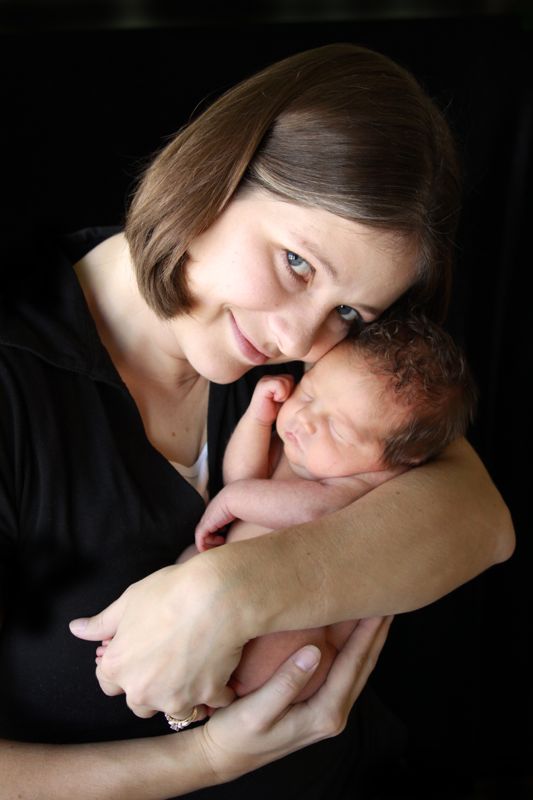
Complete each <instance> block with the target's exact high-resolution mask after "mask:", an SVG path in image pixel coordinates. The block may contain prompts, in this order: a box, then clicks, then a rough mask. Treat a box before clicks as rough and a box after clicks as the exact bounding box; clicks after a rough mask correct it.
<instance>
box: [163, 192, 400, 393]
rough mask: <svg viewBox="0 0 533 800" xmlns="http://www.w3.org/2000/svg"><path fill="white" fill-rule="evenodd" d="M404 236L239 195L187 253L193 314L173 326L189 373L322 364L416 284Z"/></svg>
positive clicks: (233, 375) (258, 195)
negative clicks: (356, 325) (351, 332)
mask: <svg viewBox="0 0 533 800" xmlns="http://www.w3.org/2000/svg"><path fill="white" fill-rule="evenodd" d="M399 242H400V240H399V237H395V236H394V235H393V234H390V233H384V232H380V231H376V230H375V229H371V228H368V227H366V226H364V225H362V224H360V223H357V222H351V221H348V220H345V219H343V218H341V217H337V216H335V215H334V214H331V213H330V212H328V211H323V210H322V209H317V208H309V207H306V206H301V205H297V204H294V203H288V202H284V201H282V200H279V199H278V198H276V197H274V196H273V195H270V194H267V193H263V192H258V191H254V192H247V193H244V194H243V195H242V196H238V197H236V198H235V199H234V200H233V201H232V202H231V203H230V204H229V205H228V206H227V208H226V209H225V210H224V212H223V213H222V214H221V215H220V217H218V219H217V220H216V221H215V222H214V223H213V225H211V227H210V228H209V229H208V230H207V231H205V233H203V234H201V235H200V236H198V237H197V239H195V240H194V241H193V243H192V245H191V246H190V248H189V251H188V254H189V259H188V261H187V265H186V270H187V280H188V285H189V288H190V291H191V295H192V297H193V299H194V305H193V309H192V311H191V312H190V313H188V314H186V315H180V316H178V317H176V318H175V319H174V320H173V321H172V326H173V329H174V332H175V336H176V339H177V343H178V344H179V347H180V350H181V351H182V352H183V354H184V355H185V357H186V358H187V360H188V361H189V363H190V364H191V366H192V367H193V368H194V369H195V370H196V371H197V372H198V373H199V374H201V375H203V376H204V377H206V378H208V379H209V380H211V381H214V382H216V383H228V382H230V381H233V380H236V379H237V378H239V377H241V376H242V375H243V374H244V373H245V372H246V371H247V370H249V369H251V368H252V367H254V366H256V365H259V364H265V363H270V364H282V363H284V362H287V361H293V360H304V361H310V362H315V361H317V360H318V359H319V358H320V357H321V356H322V355H324V353H326V352H327V351H328V350H330V349H331V348H332V347H333V346H334V345H335V344H337V343H338V342H339V341H340V340H341V339H343V338H344V337H345V336H346V334H347V332H348V329H349V328H350V326H351V325H353V322H354V320H356V319H357V318H360V319H361V320H362V321H363V322H371V321H372V320H374V319H376V318H377V317H378V316H379V315H380V314H381V313H382V312H383V311H384V310H385V309H386V308H387V307H388V306H390V305H391V303H393V302H394V301H395V300H396V299H397V298H398V297H400V295H401V294H403V292H404V291H405V290H406V289H407V288H408V287H409V286H410V285H411V284H412V282H413V280H414V276H415V266H414V261H415V259H414V255H413V253H412V252H408V250H407V248H406V247H405V245H404V244H403V245H401V244H400V243H399Z"/></svg>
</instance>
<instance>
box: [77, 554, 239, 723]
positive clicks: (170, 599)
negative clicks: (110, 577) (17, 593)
mask: <svg viewBox="0 0 533 800" xmlns="http://www.w3.org/2000/svg"><path fill="white" fill-rule="evenodd" d="M208 555H209V554H205V556H204V555H202V556H198V557H197V558H193V559H191V560H190V561H188V562H186V563H185V564H180V565H177V566H171V567H165V568H164V569H161V570H159V571H158V572H155V573H153V574H152V575H149V576H148V577H147V578H144V579H143V580H141V581H139V582H138V583H135V584H133V585H132V586H130V587H129V588H128V589H127V590H126V591H125V592H124V593H123V594H122V595H121V596H120V597H119V598H118V600H116V601H115V602H114V603H112V604H111V605H110V606H108V607H107V608H106V609H104V611H102V612H101V613H100V614H98V615H96V616H95V617H91V618H89V619H82V620H74V621H73V622H72V623H71V631H72V633H74V635H76V636H78V637H79V638H81V639H86V640H89V641H99V640H110V641H109V642H108V643H107V646H106V647H105V649H104V650H102V651H101V658H99V663H98V666H97V669H96V676H97V678H98V681H99V682H100V686H101V688H102V690H103V691H104V692H105V693H106V694H107V695H116V694H120V693H122V692H124V693H125V694H126V701H127V703H128V706H129V707H130V708H131V710H132V711H133V712H134V714H136V715H137V716H139V717H150V716H152V715H153V714H155V713H156V711H166V712H168V713H169V714H172V715H173V716H175V717H178V718H180V719H181V718H183V717H186V716H188V714H189V713H190V711H191V708H192V707H193V706H195V705H199V704H202V703H203V704H206V705H209V706H211V707H213V708H219V707H222V706H226V705H228V704H229V703H231V701H232V700H233V698H234V692H233V691H232V690H231V689H230V688H229V687H228V686H227V685H226V684H227V682H228V680H229V678H230V675H231V673H232V672H233V670H234V669H235V667H236V666H237V664H238V662H239V660H240V656H241V650H242V647H243V645H244V644H245V643H246V641H247V639H249V638H252V637H251V635H249V634H248V632H247V631H245V630H244V625H243V620H244V615H245V614H246V609H245V604H244V603H240V602H237V603H236V602H235V600H234V599H232V600H231V601H230V600H229V596H230V595H231V594H232V593H231V591H230V587H229V581H228V579H227V576H225V575H224V574H219V572H218V571H217V570H216V569H214V568H213V565H212V561H210V560H209V559H206V556H208ZM233 588H235V587H233ZM234 594H235V592H234V593H233V595H234Z"/></svg>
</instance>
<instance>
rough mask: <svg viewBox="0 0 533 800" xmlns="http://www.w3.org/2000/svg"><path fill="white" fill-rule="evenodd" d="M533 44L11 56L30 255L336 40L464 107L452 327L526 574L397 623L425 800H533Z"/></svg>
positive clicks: (423, 38)
mask: <svg viewBox="0 0 533 800" xmlns="http://www.w3.org/2000/svg"><path fill="white" fill-rule="evenodd" d="M531 38H532V37H531V33H530V32H528V31H527V30H525V29H524V28H523V27H521V26H520V24H519V22H518V21H517V20H516V19H513V18H510V17H505V16H500V17H484V18H475V17H474V18H466V19H453V18H452V19H450V18H448V19H441V20H435V19H433V20H394V21H384V20H381V21H375V22H372V21H363V22H354V21H346V22H344V21H338V22H324V21H321V22H316V23H304V22H301V23H297V24H296V23H293V24H273V23H263V24H257V23H256V24H252V23H250V24H240V25H239V24H237V23H231V24H230V23H229V22H228V23H227V24H217V25H213V26H209V25H201V24H198V23H196V24H189V25H181V26H176V27H167V28H165V29H145V30H139V29H136V30H107V31H105V30H99V31H97V30H93V31H81V30H78V31H75V30H74V31H72V30H71V31H68V32H67V31H65V32H55V33H54V32H51V31H47V32H46V31H41V32H34V33H32V34H21V33H14V34H11V35H5V36H3V37H2V38H1V39H0V48H1V50H0V74H1V76H2V77H1V79H0V84H1V96H0V100H1V112H0V113H1V116H2V123H1V128H0V129H1V132H2V148H1V150H0V158H1V164H2V167H1V169H2V190H1V195H2V215H1V220H0V225H1V230H2V236H3V239H4V240H5V239H10V240H11V241H13V240H14V241H15V242H16V243H17V246H19V247H24V244H25V241H26V239H27V237H28V235H29V234H28V232H29V231H40V230H45V231H47V232H48V233H49V232H62V231H69V230H74V229H77V228H80V227H84V226H87V225H93V224H115V223H117V222H120V221H121V219H122V217H123V211H124V207H125V204H126V202H127V196H128V192H129V191H130V189H131V186H132V184H133V180H134V178H135V175H136V174H137V173H138V171H139V169H140V168H141V167H142V165H143V163H145V160H146V158H147V156H148V155H149V154H150V153H151V152H152V151H154V150H155V149H157V148H158V147H160V146H161V144H162V143H163V142H164V141H165V139H166V137H169V136H170V135H171V134H172V133H173V132H174V131H175V130H176V129H177V128H179V127H180V126H181V125H182V124H183V123H184V122H185V121H186V120H187V119H188V117H189V115H190V114H191V112H192V111H193V109H195V108H196V107H197V106H198V105H200V106H201V105H202V104H204V103H205V102H207V101H209V100H210V99H212V98H214V97H216V96H217V95H218V94H219V93H220V92H221V91H222V90H224V89H225V88H227V87H228V86H230V85H232V84H233V83H234V82H236V81H237V80H239V79H241V78H243V77H245V76H246V75H248V74H250V73H252V72H254V71H255V70H256V69H258V68H260V67H262V66H264V65H265V64H267V63H269V62H271V61H273V60H276V59H277V58H281V57H283V56H285V55H288V54H290V53H293V52H296V51H298V50H302V49H305V48H308V47H313V46H318V45H320V44H325V43H327V42H332V41H353V42H357V43H359V44H363V45H366V46H369V47H373V48H375V49H378V50H382V51H383V52H385V53H387V54H388V55H390V56H392V57H393V58H395V59H397V60H398V61H400V62H401V63H402V64H404V65H405V66H407V67H408V68H410V69H412V70H413V71H414V73H415V74H416V75H417V76H418V78H419V79H420V80H421V81H422V82H423V84H424V85H425V86H426V88H427V89H428V91H429V92H430V93H431V94H432V96H434V97H435V98H436V99H437V100H438V101H439V102H440V103H441V104H442V105H444V106H445V107H446V108H447V112H448V116H449V119H450V121H451V123H452V126H453V128H454V130H455V133H456V136H457V139H458V142H459V147H460V151H461V154H462V158H463V165H464V171H465V196H464V214H463V222H462V227H461V231H460V236H459V242H458V249H457V277H456V291H455V296H454V303H453V308H452V311H451V315H450V327H451V328H452V330H453V331H454V332H455V333H456V334H457V335H458V336H459V337H460V338H462V339H463V342H464V344H465V346H466V349H467V352H468V355H469V357H470V360H471V363H472V365H473V367H474V371H475V373H476V376H477V379H478V382H479V385H480V389H481V404H480V410H479V415H478V419H477V422H476V425H475V427H474V430H473V431H472V436H471V438H472V441H473V442H474V444H475V446H476V448H477V449H478V451H479V452H480V454H481V456H482V458H483V459H484V461H485V463H486V464H487V465H488V467H489V469H490V471H491V473H492V475H493V476H494V479H495V481H496V483H497V485H498V486H499V488H500V490H501V492H502V493H503V495H504V497H505V499H506V501H507V503H508V504H509V506H510V508H511V511H512V514H513V517H514V520H515V524H516V528H517V534H518V547H517V551H516V554H515V555H514V557H513V559H512V560H511V561H510V562H508V563H507V564H505V565H502V566H499V567H496V568H494V569H492V570H490V571H489V572H488V573H486V574H485V575H483V576H482V577H481V578H479V579H477V580H476V581H474V582H472V583H471V584H469V585H468V586H466V587H463V588H462V589H460V590H459V591H457V592H455V593H454V594H452V595H450V596H449V597H447V598H445V599H443V600H442V601H440V602H438V603H436V604H434V605H433V606H431V607H430V608H428V609H423V610H421V611H418V612H415V613H413V614H410V615H406V616H403V617H401V618H398V619H397V620H396V622H395V624H394V626H393V629H392V632H391V635H390V638H389V643H388V646H387V650H386V652H385V653H384V655H383V657H382V659H381V661H380V664H379V666H378V669H377V671H376V676H375V683H376V685H377V687H378V688H379V691H380V692H381V694H382V696H383V697H384V698H385V699H386V700H387V702H388V703H389V704H390V706H391V707H393V708H394V709H395V710H396V712H397V713H398V714H399V716H400V717H401V718H402V719H403V720H404V721H405V722H406V724H407V726H408V729H409V735H410V751H409V767H408V771H409V773H410V775H411V777H410V778H409V779H407V778H405V776H404V777H402V776H398V781H401V782H402V785H404V786H407V784H408V788H404V790H403V791H404V792H405V795H402V796H407V797H415V796H420V797H428V798H432V797H469V798H470V797H472V798H473V797H489V796H490V797H502V798H503V797H505V798H515V797H516V798H518V797H533V778H532V777H531V776H532V775H533V767H531V764H532V763H533V753H532V749H533V741H532V738H533V737H532V732H531V728H530V720H531V718H532V715H531V706H530V702H531V690H530V687H529V681H530V675H531V662H530V661H528V648H527V645H528V642H531V614H530V610H531V592H530V590H529V583H528V570H529V569H530V568H531V542H530V537H529V529H528V524H527V518H528V517H527V506H526V503H527V494H526V481H528V478H529V476H530V470H529V459H528V456H529V452H530V446H531V444H530V438H529V435H528V434H529V431H530V429H531V422H530V418H531V412H532V410H533V409H532V404H531V402H530V399H529V395H528V392H529V391H530V390H527V386H528V385H530V381H529V382H528V381H527V375H528V374H529V375H530V377H531V372H532V370H531V357H530V346H529V341H528V334H529V329H528V323H529V320H530V319H531V314H530V302H531V300H530V297H531V292H530V290H527V274H528V272H529V271H530V267H528V264H529V265H530V264H531V256H530V252H529V247H528V245H529V240H528V239H529V229H528V224H529V225H531V224H532V222H533V219H532V216H531V211H532V208H531V199H532V190H531V184H532V177H533V175H532V164H531V140H532V136H531V133H532V127H533V91H532V82H533V81H532V70H531V58H530V55H529V51H530V50H531V49H532V48H531V44H532V42H531ZM526 240H527V241H526ZM2 262H3V263H2V264H1V269H2V270H9V268H10V263H9V261H8V262H7V263H6V260H5V259H2ZM35 266H36V268H37V269H38V266H39V265H38V264H36V265H35ZM528 773H529V778H528V777H527V776H528ZM406 781H407V783H406ZM475 787H477V788H475ZM396 794H397V795H398V796H400V790H399V789H398V790H397V791H396V792H395V795H396ZM387 796H389V795H387Z"/></svg>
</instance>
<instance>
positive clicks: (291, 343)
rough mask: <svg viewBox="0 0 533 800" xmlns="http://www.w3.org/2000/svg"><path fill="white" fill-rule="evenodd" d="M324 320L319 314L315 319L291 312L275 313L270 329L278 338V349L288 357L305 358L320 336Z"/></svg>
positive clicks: (276, 338)
mask: <svg viewBox="0 0 533 800" xmlns="http://www.w3.org/2000/svg"><path fill="white" fill-rule="evenodd" d="M323 324H324V320H323V319H321V318H319V317H318V315H317V317H316V318H315V319H309V318H307V319H305V320H304V319H302V318H301V317H298V316H296V315H291V314H288V313H287V314H283V315H282V314H273V315H272V317H271V320H270V329H271V331H272V334H273V335H274V338H275V340H276V345H277V347H278V350H279V351H280V352H281V354H282V355H284V356H286V357H287V358H294V359H305V357H306V355H307V354H308V353H309V351H310V350H311V349H312V348H313V346H314V345H316V343H317V341H318V339H319V338H320V330H321V328H322V326H323Z"/></svg>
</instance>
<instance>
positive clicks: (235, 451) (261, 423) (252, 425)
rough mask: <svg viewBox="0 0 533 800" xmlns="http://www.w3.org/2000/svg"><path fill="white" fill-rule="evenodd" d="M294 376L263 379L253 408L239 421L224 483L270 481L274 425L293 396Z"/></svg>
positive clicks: (227, 456)
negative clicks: (249, 479)
mask: <svg viewBox="0 0 533 800" xmlns="http://www.w3.org/2000/svg"><path fill="white" fill-rule="evenodd" d="M293 385H294V382H293V379H292V377H291V376H290V375H274V376H265V377H263V378H261V379H260V380H259V381H258V383H257V386H256V387H255V389H254V393H253V395H252V399H251V400H250V405H249V406H248V408H247V409H246V411H245V413H244V414H243V416H242V417H241V419H240V420H239V422H238V424H237V427H236V428H235V430H234V432H233V435H232V437H231V439H230V440H229V442H228V446H227V447H226V452H225V454H224V464H223V475H224V483H233V481H238V480H242V479H243V478H269V477H270V472H271V469H270V463H269V462H270V458H269V457H270V443H271V437H272V425H273V423H274V422H275V421H276V417H277V416H278V411H279V408H280V406H281V404H282V403H284V402H285V400H286V399H287V398H288V397H289V395H290V393H291V392H292V388H293Z"/></svg>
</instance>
